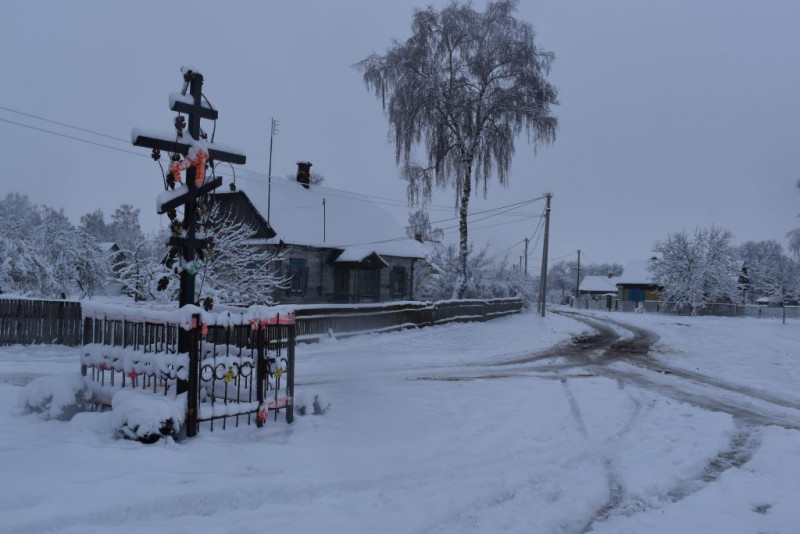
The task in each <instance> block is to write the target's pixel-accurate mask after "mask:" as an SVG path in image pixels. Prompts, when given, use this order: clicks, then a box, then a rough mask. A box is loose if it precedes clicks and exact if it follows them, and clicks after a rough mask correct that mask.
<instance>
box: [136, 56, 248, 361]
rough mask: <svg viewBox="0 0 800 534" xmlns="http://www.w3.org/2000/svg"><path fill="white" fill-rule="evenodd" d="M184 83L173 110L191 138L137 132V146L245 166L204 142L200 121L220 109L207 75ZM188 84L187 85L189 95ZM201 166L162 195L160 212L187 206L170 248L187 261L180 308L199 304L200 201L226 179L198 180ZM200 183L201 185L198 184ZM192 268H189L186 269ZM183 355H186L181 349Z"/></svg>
mask: <svg viewBox="0 0 800 534" xmlns="http://www.w3.org/2000/svg"><path fill="white" fill-rule="evenodd" d="M182 70H183V76H184V82H185V83H186V84H188V86H189V95H188V96H187V95H185V94H182V93H173V94H171V95H170V109H171V110H172V111H177V112H179V113H185V114H186V115H187V116H188V117H189V125H188V131H189V136H190V139H186V138H185V137H182V135H181V133H180V132H179V133H178V134H176V135H175V136H172V137H170V136H163V135H158V134H153V133H145V132H143V131H141V130H138V129H135V130H134V131H133V133H132V135H131V137H132V140H133V144H134V146H142V147H146V148H152V149H154V150H164V151H168V152H172V153H174V154H183V155H184V157H188V156H189V155H190V151H192V150H193V149H194V150H197V149H198V147H202V148H203V150H205V151H206V153H207V157H208V160H209V161H210V162H212V164H213V162H214V161H223V162H229V163H238V164H244V163H245V160H246V157H245V155H244V154H242V153H237V152H234V151H231V150H229V149H228V150H221V149H220V148H218V147H215V146H214V143H213V142H202V143H199V142H200V119H210V120H217V115H218V114H217V110H215V109H213V108H212V107H211V106H210V105H207V106H206V105H203V75H202V74H200V73H199V72H195V71H192V70H189V69H187V68H184V69H182ZM185 89H186V85H184V93H185ZM204 166H205V162H204V161H203V160H202V159H201V160H200V169H199V170H200V172H201V173H204ZM197 172H198V168H197V165H190V166H188V167H187V168H186V185H185V186H182V187H179V188H176V189H174V190H172V191H167V192H165V193H162V195H166V196H160V197H159V202H158V208H157V211H158V213H166V212H168V211H169V210H172V209H175V208H177V207H178V206H184V210H183V223H182V227H183V234H184V235H183V236H182V237H172V238H171V239H170V243H169V244H170V245H172V246H173V247H176V248H177V249H178V250H180V251H181V256H182V257H183V260H184V269H182V270H181V293H180V306H185V305H187V304H194V303H195V295H194V290H195V284H194V280H195V274H196V271H195V270H194V269H193V268H191V266H193V265H194V263H193V262H194V260H195V256H196V252H197V250H198V249H201V248H203V247H204V246H205V240H204V239H198V238H197V237H196V232H197V229H196V223H197V213H196V212H197V202H198V199H199V198H200V197H201V196H202V195H205V194H206V193H208V192H209V191H213V190H214V189H216V188H217V187H219V186H220V185H222V178H221V177H216V178H214V179H209V180H197ZM197 182H199V183H197ZM187 266H189V268H186V267H187ZM178 350H179V352H183V351H181V350H180V347H179V349H178Z"/></svg>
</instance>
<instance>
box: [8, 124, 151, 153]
mask: <svg viewBox="0 0 800 534" xmlns="http://www.w3.org/2000/svg"><path fill="white" fill-rule="evenodd" d="M0 121H2V122H7V123H9V124H13V125H15V126H21V127H23V128H30V129H31V130H36V131H39V132H44V133H49V134H51V135H57V136H59V137H65V138H67V139H72V140H73V141H80V142H81V143H87V144H89V145H94V146H99V147H103V148H108V149H111V150H116V151H117V152H125V153H126V154H133V155H134V156H140V157H145V158H149V157H150V156H149V155H147V154H142V153H141V152H134V151H133V150H126V149H124V148H119V147H115V146H111V145H106V144H104V143H98V142H96V141H89V140H88V139H83V138H81V137H75V136H73V135H67V134H64V133H60V132H55V131H53V130H48V129H46V128H39V127H37V126H31V125H30V124H23V123H21V122H17V121H12V120H9V119H3V118H0Z"/></svg>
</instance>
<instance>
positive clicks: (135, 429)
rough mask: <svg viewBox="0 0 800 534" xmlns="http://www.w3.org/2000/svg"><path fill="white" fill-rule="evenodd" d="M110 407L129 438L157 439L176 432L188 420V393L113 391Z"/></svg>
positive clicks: (116, 424)
mask: <svg viewBox="0 0 800 534" xmlns="http://www.w3.org/2000/svg"><path fill="white" fill-rule="evenodd" d="M111 407H112V417H111V421H112V425H113V426H114V429H115V430H116V431H117V432H119V433H120V434H121V435H122V436H123V437H125V438H127V439H133V440H136V441H142V442H144V443H154V442H156V441H158V440H159V439H161V438H174V437H176V436H177V433H178V430H179V429H180V427H181V425H183V423H184V420H185V413H186V394H182V395H179V396H178V397H177V398H174V397H162V396H160V395H153V394H152V393H150V392H143V391H137V390H130V389H122V390H120V391H117V392H116V393H115V394H114V397H113V399H112V400H111Z"/></svg>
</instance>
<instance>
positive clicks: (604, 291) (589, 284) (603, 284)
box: [578, 275, 617, 299]
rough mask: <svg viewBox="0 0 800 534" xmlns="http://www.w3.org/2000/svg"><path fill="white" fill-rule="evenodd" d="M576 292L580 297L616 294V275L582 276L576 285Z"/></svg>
mask: <svg viewBox="0 0 800 534" xmlns="http://www.w3.org/2000/svg"><path fill="white" fill-rule="evenodd" d="M578 294H579V295H580V296H581V297H582V298H594V299H596V298H601V297H604V296H607V295H612V296H616V295H617V277H614V276H610V275H609V276H595V275H589V276H584V277H583V280H581V283H580V285H579V286H578Z"/></svg>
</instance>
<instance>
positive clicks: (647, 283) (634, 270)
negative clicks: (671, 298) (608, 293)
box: [615, 261, 662, 302]
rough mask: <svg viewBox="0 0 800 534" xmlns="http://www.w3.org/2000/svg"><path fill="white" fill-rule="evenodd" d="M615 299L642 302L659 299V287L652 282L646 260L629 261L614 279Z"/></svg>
mask: <svg viewBox="0 0 800 534" xmlns="http://www.w3.org/2000/svg"><path fill="white" fill-rule="evenodd" d="M615 283H616V286H617V300H628V301H633V302H642V301H644V300H659V299H660V298H661V296H660V291H661V289H662V288H661V287H660V286H658V285H657V284H654V283H653V282H652V278H651V275H650V271H648V269H647V262H646V261H629V262H628V263H627V264H625V270H623V271H622V275H621V276H619V277H617V278H616V280H615Z"/></svg>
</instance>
